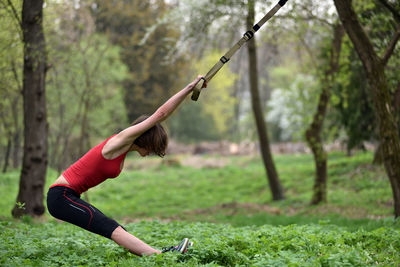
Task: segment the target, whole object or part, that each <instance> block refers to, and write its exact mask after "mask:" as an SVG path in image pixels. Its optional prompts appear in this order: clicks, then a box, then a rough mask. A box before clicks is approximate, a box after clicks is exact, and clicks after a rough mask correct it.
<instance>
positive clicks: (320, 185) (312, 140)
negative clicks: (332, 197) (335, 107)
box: [306, 24, 344, 205]
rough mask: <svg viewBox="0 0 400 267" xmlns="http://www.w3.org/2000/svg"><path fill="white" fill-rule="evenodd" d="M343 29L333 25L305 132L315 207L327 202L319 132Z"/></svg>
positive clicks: (336, 62) (336, 63)
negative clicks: (312, 169)
mask: <svg viewBox="0 0 400 267" xmlns="http://www.w3.org/2000/svg"><path fill="white" fill-rule="evenodd" d="M343 35H344V29H343V27H342V25H341V24H338V25H335V28H334V37H333V41H332V46H331V58H330V62H329V69H328V70H327V71H326V72H325V73H324V78H323V79H322V80H323V81H322V84H323V88H322V92H321V95H320V96H319V101H318V106H317V110H316V112H315V114H314V117H313V121H312V123H311V125H310V127H309V128H308V129H307V131H306V140H307V143H308V145H309V147H310V148H311V151H312V153H313V155H314V162H315V182H314V190H313V192H314V193H313V197H312V199H311V204H312V205H316V204H319V203H321V202H326V201H327V194H326V181H327V154H326V152H325V150H324V147H323V144H322V141H321V130H322V126H323V123H324V119H325V114H326V109H327V107H328V103H329V99H330V95H331V88H332V86H333V82H334V75H335V73H336V72H337V69H338V66H339V55H340V48H341V44H342V37H343Z"/></svg>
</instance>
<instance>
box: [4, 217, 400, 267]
mask: <svg viewBox="0 0 400 267" xmlns="http://www.w3.org/2000/svg"><path fill="white" fill-rule="evenodd" d="M125 227H126V228H127V230H128V231H129V232H131V233H132V234H134V235H137V236H140V237H141V239H143V240H144V241H145V242H147V243H149V244H151V245H152V246H154V247H156V248H160V249H161V247H164V246H169V245H171V244H177V243H178V242H179V241H180V240H181V239H182V238H183V237H189V238H190V239H191V240H193V241H194V246H193V247H192V248H190V249H189V251H188V253H187V254H184V255H181V254H176V253H166V254H161V255H153V256H149V257H143V258H139V257H136V256H133V255H130V254H129V253H128V252H127V251H124V250H123V249H122V248H120V247H118V246H117V245H116V244H114V243H113V242H112V241H110V240H106V239H104V238H103V237H99V236H96V235H94V234H92V233H89V232H86V231H84V230H81V229H78V228H76V227H75V226H72V225H69V224H55V223H46V224H32V223H28V224H27V223H18V224H15V223H12V222H8V221H4V222H1V224H0V231H1V232H2V235H1V240H2V242H0V264H1V265H2V266H53V265H57V266H344V265H346V266H372V265H376V264H379V265H385V266H389V265H390V266H395V265H398V264H400V256H399V247H400V241H399V240H400V231H399V230H395V229H391V228H379V229H376V230H373V231H365V230H359V231H356V232H348V231H346V230H344V229H343V228H339V227H335V226H331V225H324V224H322V225H313V224H311V225H306V226H297V225H290V226H269V225H265V226H261V227H231V226H229V225H216V224H209V223H178V222H171V223H161V222H157V221H153V222H140V223H135V224H129V225H126V226H125Z"/></svg>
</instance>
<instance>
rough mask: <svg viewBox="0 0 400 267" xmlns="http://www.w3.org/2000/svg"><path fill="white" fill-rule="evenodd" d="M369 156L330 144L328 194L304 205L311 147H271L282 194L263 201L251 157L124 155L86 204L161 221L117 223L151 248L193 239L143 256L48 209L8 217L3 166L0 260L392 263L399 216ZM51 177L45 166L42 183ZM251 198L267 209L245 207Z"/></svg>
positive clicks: (261, 179)
mask: <svg viewBox="0 0 400 267" xmlns="http://www.w3.org/2000/svg"><path fill="white" fill-rule="evenodd" d="M371 158H372V155H371V153H360V154H357V155H355V156H354V157H351V158H349V157H346V156H345V155H343V153H331V154H330V155H329V161H328V162H329V166H328V170H329V177H330V178H329V180H328V190H329V192H328V203H327V204H324V205H320V206H308V202H309V199H310V194H311V188H312V185H313V180H314V178H313V173H314V167H313V166H314V165H313V159H312V156H311V155H277V156H275V160H276V164H277V167H278V168H279V170H280V176H281V179H282V182H283V184H284V186H285V188H286V189H287V192H286V196H287V199H286V200H284V201H280V202H271V201H270V198H271V196H270V192H269V190H268V189H267V184H266V183H267V182H266V180H265V174H264V168H263V165H262V162H261V160H260V159H254V158H249V157H231V158H218V157H215V158H211V159H212V160H213V161H218V160H229V163H228V165H227V166H225V167H224V168H202V169H200V170H199V169H195V168H191V167H183V166H181V167H180V166H176V167H166V166H161V165H160V166H156V167H153V168H151V167H148V168H147V169H146V170H129V168H130V167H132V164H133V167H137V166H140V165H141V164H143V163H144V161H156V160H159V159H156V158H147V159H143V158H138V157H137V158H136V157H135V158H128V159H127V162H126V164H125V165H126V167H125V168H126V170H125V172H123V173H122V174H121V176H120V177H118V178H117V179H115V180H114V179H113V180H109V181H107V182H105V183H103V184H101V185H99V186H98V187H95V188H93V189H91V190H90V197H91V202H92V204H93V205H95V206H96V207H98V208H99V209H100V210H102V211H103V212H104V213H105V214H107V215H109V216H111V217H113V218H116V219H117V220H118V221H120V222H122V223H123V222H131V221H132V220H135V221H138V220H140V219H148V218H152V219H154V218H160V219H166V221H169V222H168V223H166V222H159V221H152V222H149V221H147V222H145V221H142V222H139V223H131V224H127V225H125V223H123V224H124V227H126V228H127V230H128V231H129V232H131V233H132V234H134V235H136V236H138V237H139V238H141V239H142V240H144V241H145V242H148V243H149V244H150V245H152V246H154V247H155V248H159V249H161V248H162V247H164V246H169V245H173V244H176V243H178V242H179V241H180V240H181V239H182V238H183V237H190V238H191V239H192V240H193V241H194V242H195V246H194V247H193V248H192V249H190V250H189V253H188V254H186V255H177V254H172V253H171V254H163V255H160V256H151V257H144V258H138V257H135V256H133V255H131V254H129V253H128V252H127V251H125V250H124V249H122V248H120V247H118V246H117V245H116V244H114V243H113V242H112V241H110V240H107V239H105V238H103V237H100V236H97V235H94V234H92V233H89V232H86V231H84V230H81V229H79V228H78V227H76V226H73V225H69V224H66V223H61V224H60V223H57V222H55V221H54V220H53V219H50V216H49V215H46V217H45V218H44V221H46V218H48V222H45V223H44V222H41V223H36V222H35V220H34V219H32V218H31V217H25V218H23V220H22V222H20V221H14V220H12V219H11V215H10V209H11V207H13V205H14V204H15V195H16V190H17V185H18V172H17V171H15V172H10V173H7V174H6V175H2V177H1V179H0V195H1V196H2V198H1V201H0V231H1V233H2V234H1V236H0V265H1V266H54V265H56V266H64V265H65V266H79V265H80V266H94V265H96V266H128V265H129V266H221V265H222V266H235V265H240V266H246V265H247V266H297V265H298V266H331V265H340V266H341V265H346V264H347V265H350V266H369V265H375V264H381V265H384V266H396V265H398V264H399V263H400V257H399V255H400V254H399V248H400V244H399V240H400V230H399V229H400V225H399V224H398V222H395V221H393V219H392V218H391V217H389V216H391V213H392V204H391V201H392V194H391V189H390V185H389V182H388V180H387V178H386V175H385V173H384V170H383V169H382V168H380V167H376V166H372V165H370V164H369V162H370V161H371ZM203 159H210V158H208V157H205V158H203ZM198 160H199V161H200V160H201V159H200V158H199V159H198ZM56 177H57V174H56V172H54V171H53V170H49V172H48V177H47V185H46V188H47V187H48V186H49V185H50V184H51V183H52V182H53V181H54V180H55V178H56ZM234 203H236V204H234ZM241 203H243V204H246V203H248V204H249V205H248V206H245V205H244V206H241ZM221 204H225V206H226V208H224V205H222V206H221ZM230 206H232V207H233V208H229V207H230ZM258 206H260V207H264V208H265V207H267V208H269V210H271V211H272V213H274V214H271V213H270V212H269V211H268V210H267V211H266V210H265V209H254V207H258ZM293 214H295V215H293ZM367 217H387V218H386V219H381V220H376V219H367ZM355 218H358V219H355ZM171 219H173V220H176V219H182V220H185V221H186V222H176V221H171ZM209 222H218V223H224V224H212V223H209ZM255 225H257V226H255ZM239 226H240V227H239ZM296 264H297V265H296Z"/></svg>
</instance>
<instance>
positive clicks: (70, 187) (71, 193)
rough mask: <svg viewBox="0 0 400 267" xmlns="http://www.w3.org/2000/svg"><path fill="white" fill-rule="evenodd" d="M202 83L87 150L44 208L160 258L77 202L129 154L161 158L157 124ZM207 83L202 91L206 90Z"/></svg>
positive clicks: (163, 143) (162, 137)
mask: <svg viewBox="0 0 400 267" xmlns="http://www.w3.org/2000/svg"><path fill="white" fill-rule="evenodd" d="M201 79H204V78H203V77H202V76H200V75H199V76H198V77H197V78H196V79H195V80H194V81H193V82H191V83H190V84H188V85H187V86H186V87H185V88H183V89H182V90H181V91H179V92H178V93H176V94H175V95H174V96H172V97H171V98H170V99H169V100H168V101H167V102H165V103H164V104H163V105H162V106H161V107H159V108H158V109H157V111H156V112H154V114H152V115H151V116H149V117H141V118H139V119H138V120H137V121H135V122H134V124H133V125H132V126H130V127H128V128H126V129H125V130H123V131H121V132H119V133H118V134H116V135H113V136H111V137H109V138H108V139H107V140H105V141H103V142H102V143H100V144H98V145H97V146H95V147H94V148H92V149H91V150H89V151H88V152H87V153H86V154H85V155H84V156H83V157H82V158H80V159H79V160H78V161H77V162H75V163H74V164H73V165H71V166H70V167H69V168H68V169H67V170H65V171H64V173H63V174H62V175H61V176H60V177H58V179H57V180H56V181H55V182H54V184H53V185H52V186H51V187H50V189H49V192H48V193H47V208H48V210H49V212H50V214H51V215H52V216H54V217H55V218H57V219H60V220H63V221H66V222H69V223H72V224H75V225H77V226H79V227H82V228H84V229H86V230H88V231H91V232H93V233H96V234H99V235H102V236H104V237H107V238H110V239H112V240H113V241H115V242H116V243H117V244H119V245H120V246H123V247H125V248H127V249H128V250H129V251H130V252H132V253H134V254H136V255H139V256H142V255H151V254H160V253H161V252H160V251H159V250H157V249H154V248H152V247H151V246H149V245H147V244H146V243H144V242H143V241H141V240H140V239H138V238H136V237H135V236H133V235H132V234H130V233H128V232H127V231H125V229H124V228H123V227H122V226H121V225H119V224H118V223H117V222H116V221H115V220H113V219H111V218H108V217H107V216H105V215H104V214H103V213H102V212H101V211H100V210H98V209H96V208H95V207H93V206H92V205H90V204H89V203H87V202H85V201H83V200H82V199H80V194H82V193H83V192H85V191H87V190H88V189H89V188H92V187H94V186H96V185H98V184H100V183H102V182H104V181H105V180H106V179H108V178H115V177H117V176H118V175H119V174H120V172H121V170H122V168H123V163H124V159H125V156H126V154H127V153H128V152H131V151H136V152H138V153H139V154H140V155H141V156H142V157H145V156H147V155H149V154H150V153H154V154H156V155H159V156H160V157H163V156H164V155H165V150H166V148H167V144H168V137H167V134H166V132H165V131H164V128H163V127H162V126H161V124H160V122H162V121H164V120H165V119H166V118H168V117H169V116H170V115H171V113H172V112H173V111H174V110H175V109H176V108H177V107H178V106H179V105H180V104H181V103H182V101H183V100H184V99H185V98H186V96H187V95H188V94H190V93H191V92H192V90H193V88H194V87H195V86H196V84H197V83H198V82H199V81H200V80H201ZM206 86H207V85H206V83H204V84H203V87H206ZM188 245H189V240H188V239H187V238H185V239H184V240H183V241H182V242H181V243H180V244H179V245H178V246H176V247H174V246H171V247H170V248H168V249H165V250H164V251H162V252H165V251H175V250H176V251H179V252H181V253H184V252H186V248H187V246H188Z"/></svg>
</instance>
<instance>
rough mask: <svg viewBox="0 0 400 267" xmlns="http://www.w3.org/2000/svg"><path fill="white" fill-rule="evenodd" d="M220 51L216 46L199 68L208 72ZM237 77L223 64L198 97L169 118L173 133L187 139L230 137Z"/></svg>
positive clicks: (199, 70) (198, 64)
mask: <svg viewBox="0 0 400 267" xmlns="http://www.w3.org/2000/svg"><path fill="white" fill-rule="evenodd" d="M221 55H222V52H221V51H217V50H215V51H213V52H211V53H209V54H207V55H204V56H203V58H202V59H201V60H199V61H198V62H197V63H196V64H195V66H194V67H195V69H196V71H197V72H198V73H202V74H203V75H205V74H206V73H207V71H208V70H209V69H210V68H211V67H212V66H213V65H214V64H215V63H216V62H217V61H218V60H219V58H220V57H221ZM236 78H237V77H236V75H235V74H234V73H232V72H231V71H230V70H229V68H227V67H225V68H222V69H221V70H220V71H219V72H218V74H217V76H216V77H214V78H213V80H212V81H210V83H209V85H208V87H207V88H205V89H203V90H202V94H201V95H200V98H199V100H198V101H197V102H191V101H190V103H186V104H184V106H183V107H182V108H181V109H180V110H179V112H178V113H177V115H176V116H174V117H173V119H172V120H171V122H170V125H171V132H172V135H173V136H174V137H175V138H179V140H182V141H186V142H189V141H192V142H193V141H196V140H197V141H198V140H216V139H227V138H229V137H231V136H232V134H231V133H230V132H229V131H230V129H231V125H232V120H233V117H234V114H233V106H234V104H235V98H234V97H233V96H232V93H231V88H232V86H233V83H234V82H235V80H236ZM216 103H217V104H216Z"/></svg>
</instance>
